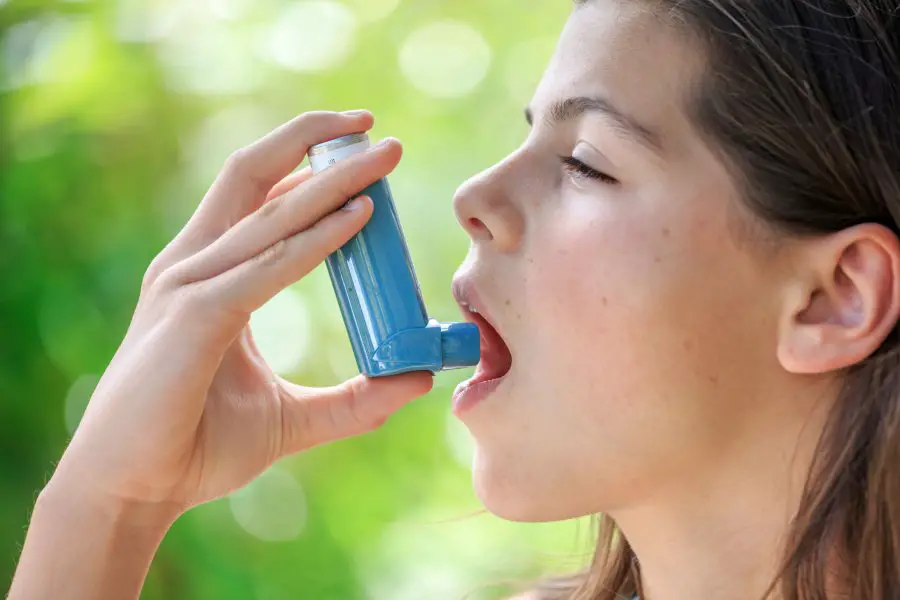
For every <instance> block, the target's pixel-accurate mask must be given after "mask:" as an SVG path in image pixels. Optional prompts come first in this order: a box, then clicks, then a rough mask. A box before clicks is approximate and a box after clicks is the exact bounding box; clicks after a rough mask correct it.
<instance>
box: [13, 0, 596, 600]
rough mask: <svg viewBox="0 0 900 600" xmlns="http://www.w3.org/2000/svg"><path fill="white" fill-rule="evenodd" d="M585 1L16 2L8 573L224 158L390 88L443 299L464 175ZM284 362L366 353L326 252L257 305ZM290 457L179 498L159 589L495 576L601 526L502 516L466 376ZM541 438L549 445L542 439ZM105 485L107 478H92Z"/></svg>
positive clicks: (395, 587) (245, 591)
mask: <svg viewBox="0 0 900 600" xmlns="http://www.w3.org/2000/svg"><path fill="white" fill-rule="evenodd" d="M569 9H570V3H568V2H566V1H565V0H552V1H550V2H540V3H539V2H522V0H452V1H450V0H446V1H438V0H343V1H341V2H337V1H335V2H332V1H327V2H326V1H302V0H301V1H294V2H285V1H282V0H102V1H100V0H97V1H78V0H67V1H62V0H57V1H55V2H54V1H49V0H32V1H29V0H0V51H2V60H0V275H2V280H0V586H2V585H3V584H4V583H5V584H6V586H7V587H8V583H9V581H10V579H11V577H12V573H13V569H14V566H15V561H16V559H17V556H18V552H19V549H20V547H21V543H22V540H23V538H24V532H25V527H26V524H27V520H28V516H29V512H30V509H31V506H32V503H33V500H34V498H35V494H36V493H37V491H38V490H39V489H40V488H41V487H42V485H43V483H44V482H45V481H46V478H47V477H48V475H49V474H50V473H51V472H52V468H53V465H54V462H55V460H56V459H57V458H58V457H59V455H60V454H61V452H62V450H63V448H64V446H65V444H66V441H67V439H68V436H69V435H70V433H71V432H72V431H73V430H74V428H75V426H76V425H77V423H78V420H79V418H80V415H81V412H82V411H83V409H84V405H85V404H86V402H87V400H88V398H89V397H90V394H91V392H92V390H93V387H94V385H95V384H96V382H97V379H98V376H99V374H100V373H102V371H103V370H104V368H105V365H106V364H107V362H108V361H109V360H110V358H111V357H112V355H113V353H114V351H115V349H116V347H117V344H118V342H119V340H120V339H121V337H122V335H123V334H124V331H125V329H126V326H127V324H128V321H129V317H130V315H131V311H132V309H133V307H134V304H135V301H136V297H137V292H138V287H139V284H140V281H141V277H142V274H143V270H144V269H145V267H146V266H147V264H148V263H149V262H150V260H151V259H152V257H153V256H154V255H155V254H156V253H157V252H158V251H159V250H161V249H162V247H163V246H164V245H165V243H166V242H167V241H168V240H169V239H170V238H171V237H172V236H173V235H174V234H175V233H176V232H177V230H178V229H179V228H180V226H181V225H182V224H183V223H184V222H185V220H186V219H187V217H188V216H189V215H190V213H191V212H192V211H193V209H194V207H195V206H196V204H197V203H198V201H199V199H200V198H201V197H202V195H203V193H204V191H205V189H206V188H207V186H208V185H209V184H210V183H211V181H212V179H213V177H214V176H215V174H216V173H217V171H218V170H219V168H220V166H221V165H222V162H223V160H224V159H225V157H226V156H227V155H228V154H229V153H230V152H231V151H233V150H234V149H236V148H238V147H240V146H241V145H244V144H246V143H248V142H250V141H252V140H254V139H256V138H257V137H259V136H261V135H263V134H265V133H266V132H267V131H269V130H270V129H272V128H273V127H275V126H276V125H278V124H280V123H281V122H283V121H286V120H288V119H290V118H291V117H293V116H294V115H296V114H298V113H300V112H304V111H307V110H314V109H332V110H345V109H354V108H368V109H370V110H372V111H373V112H374V113H375V115H376V118H377V125H376V128H375V130H374V132H373V137H374V138H376V139H378V138H380V137H383V136H386V135H392V136H396V137H398V138H400V139H401V140H402V141H403V142H404V144H405V150H406V153H405V158H404V160H403V162H402V163H401V165H400V167H399V168H398V170H397V171H396V172H395V173H394V175H393V176H392V177H391V182H392V186H393V188H394V193H395V196H396V200H397V204H398V210H399V211H400V215H401V219H402V221H403V223H404V227H405V231H406V235H407V239H408V241H409V245H410V249H411V252H412V255H413V259H414V261H415V263H416V265H417V270H418V274H419V277H420V280H421V284H422V288H423V292H424V294H425V298H426V302H427V304H428V306H429V309H430V311H431V313H432V316H434V317H436V318H438V319H447V320H450V319H455V318H456V317H457V316H458V314H457V310H456V308H455V305H454V303H453V301H452V298H451V296H450V294H449V282H450V279H451V276H452V274H453V271H454V270H455V269H456V267H457V265H458V264H459V263H460V261H461V260H462V259H463V257H464V256H465V253H466V249H467V244H468V240H467V237H466V236H465V234H464V233H463V232H462V230H461V229H459V228H458V226H457V225H456V222H455V219H454V217H453V212H452V207H451V198H452V196H453V192H454V189H455V188H456V187H457V186H458V185H459V184H460V183H461V182H462V181H464V180H465V179H466V178H467V177H469V176H471V175H473V174H475V173H477V172H478V171H480V170H481V169H484V168H485V167H487V166H489V165H491V164H493V163H494V162H495V161H497V160H499V159H501V158H502V157H503V156H504V155H505V154H507V153H508V152H510V151H511V150H512V149H513V148H515V147H516V145H518V144H519V143H520V142H521V140H522V139H523V138H524V136H525V135H526V132H527V126H526V124H525V122H524V119H523V117H522V108H523V107H524V105H525V104H526V103H527V102H528V100H529V99H530V95H531V93H532V91H533V88H534V85H535V84H536V83H537V81H538V79H539V77H540V74H541V71H542V70H543V68H544V66H545V64H546V61H547V59H548V58H549V56H550V54H551V52H552V50H553V46H554V42H555V38H556V35H557V33H558V31H559V29H560V28H561V26H562V24H563V23H564V21H565V19H566V16H567V14H568V11H569ZM252 327H253V330H254V333H255V335H256V337H257V341H258V343H259V345H260V347H261V349H262V351H263V353H264V355H265V356H266V357H267V358H268V359H269V360H270V362H271V364H272V366H273V368H274V369H275V370H276V371H277V372H279V373H281V374H283V375H285V376H288V377H289V378H291V379H293V380H296V381H300V382H303V383H306V384H322V385H327V384H333V383H336V382H338V381H340V380H343V379H344V378H347V377H349V376H351V375H353V374H355V372H356V371H355V363H354V361H353V357H352V354H351V351H350V346H349V342H348V341H347V338H346V334H345V333H344V330H343V326H342V323H341V319H340V313H339V312H338V307H337V304H336V302H335V300H334V297H333V293H332V291H331V287H330V283H329V281H328V277H327V273H326V272H325V270H324V269H323V268H320V269H318V270H317V271H316V272H314V273H313V274H312V275H311V276H309V277H308V278H306V279H304V280H303V281H302V282H300V283H298V284H297V285H295V286H293V287H291V288H290V289H288V290H286V291H285V292H283V293H282V294H280V295H279V296H277V297H276V298H275V299H274V300H273V301H272V302H271V303H269V304H268V305H267V306H265V307H264V308H263V309H261V310H260V311H259V312H258V313H256V314H254V315H253V319H252ZM470 375H471V371H469V370H467V371H464V372H455V373H448V374H441V375H439V376H438V378H437V385H436V388H435V390H434V391H433V392H432V393H431V394H430V395H429V396H427V397H426V398H424V399H422V400H420V401H418V402H417V403H415V404H414V405H412V406H410V407H408V408H407V409H405V410H404V411H402V412H401V413H400V414H399V415H397V416H396V417H395V418H394V419H393V420H391V421H390V422H389V424H388V425H387V426H386V427H385V428H383V429H382V430H380V431H378V432H376V433H374V434H371V435H368V436H365V437H363V438H360V439H356V440H351V441H346V442H341V443H338V444H334V445H331V446H327V447H324V448H319V449H316V450H314V451H311V452H308V453H306V454H304V455H301V456H298V457H295V458H291V459H289V460H285V461H283V462H281V463H279V464H278V465H276V467H274V468H273V469H272V470H270V471H269V472H267V473H266V474H265V475H263V477H261V478H260V479H259V480H258V481H256V482H254V483H253V484H251V485H250V486H249V487H248V488H246V489H245V490H243V491H241V492H239V493H238V494H235V495H234V496H233V497H231V498H226V499H224V500H221V501H218V502H215V503H212V504H210V505H207V506H204V507H201V508H198V509H196V510H194V511H192V512H191V513H189V514H188V515H186V516H185V517H184V518H183V519H181V520H180V521H179V522H178V523H177V524H176V526H175V527H174V529H173V530H172V531H171V533H170V535H169V537H168V538H167V539H166V541H165V543H164V544H163V547H162V549H161V551H160V553H159V555H158V557H157V560H156V562H155V563H154V567H153V570H152V571H151V573H150V576H149V579H148V582H147V586H146V590H145V594H144V596H143V597H144V598H147V599H158V598H159V599H162V598H165V599H181V598H191V599H194V598H217V599H231V598H234V599H241V600H248V599H251V600H275V599H283V598H336V599H355V598H360V599H363V598H365V599H369V600H387V599H391V600H413V599H419V598H421V599H423V600H424V599H426V598H427V599H444V598H447V599H457V598H459V599H461V598H464V597H468V598H473V599H479V598H497V597H501V596H502V595H503V594H504V593H506V592H507V591H508V589H504V587H503V585H502V584H503V583H504V582H507V581H523V580H526V581H527V580H529V579H530V578H533V577H535V576H538V575H540V574H542V573H544V572H547V571H552V572H555V571H560V570H567V569H569V568H572V567H573V566H575V565H577V564H579V563H580V561H581V560H583V558H584V553H585V552H586V550H587V548H588V545H589V544H588V543H587V540H586V532H587V528H586V527H584V526H583V524H582V523H564V524H548V525H517V524H511V523H505V522H503V521H501V520H499V519H496V518H494V517H492V516H490V515H487V514H484V513H480V514H479V510H480V507H479V504H478V502H477V500H476V499H475V497H474V495H473V492H472V490H471V486H470V472H469V461H470V457H471V441H470V439H469V437H468V433H467V432H466V431H465V429H464V428H463V427H462V426H461V425H460V424H459V423H458V422H457V421H456V420H454V419H453V418H452V417H451V415H450V410H449V396H450V393H451V391H452V390H453V388H454V387H455V385H456V384H457V383H458V382H459V381H461V380H462V379H463V378H465V377H468V376H470ZM523 443H528V442H527V440H523ZM84 484H85V485H90V481H85V482H84Z"/></svg>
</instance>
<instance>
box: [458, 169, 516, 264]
mask: <svg viewBox="0 0 900 600" xmlns="http://www.w3.org/2000/svg"><path fill="white" fill-rule="evenodd" d="M521 160H522V157H521V156H520V155H519V154H513V155H511V156H509V157H507V158H506V159H505V160H504V161H503V162H501V163H499V164H497V165H494V166H493V167H491V168H490V169H488V170H486V171H483V172H482V173H479V174H478V175H476V176H475V177H472V178H471V179H470V180H469V181H467V182H466V183H464V184H463V185H462V186H461V187H460V188H459V190H457V192H456V196H455V197H454V198H453V210H454V212H455V213H456V218H457V220H458V221H459V223H460V225H462V227H463V229H465V230H466V232H467V233H468V234H469V237H471V238H472V241H473V242H477V243H480V244H486V245H489V246H491V247H492V248H493V249H494V250H496V251H497V252H502V253H511V252H515V251H516V250H517V249H518V248H519V246H520V245H521V242H522V238H523V236H524V233H525V215H524V214H523V212H522V203H521V201H517V191H516V190H517V188H519V189H521V187H522V180H521V178H520V177H519V176H517V171H518V169H519V168H520V166H521Z"/></svg>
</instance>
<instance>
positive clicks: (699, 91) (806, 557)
mask: <svg viewBox="0 0 900 600" xmlns="http://www.w3.org/2000/svg"><path fill="white" fill-rule="evenodd" d="M642 1H645V2H650V3H651V4H652V6H653V7H654V8H657V9H658V10H659V13H660V15H662V16H663V17H665V18H666V19H667V22H669V23H671V25H672V26H673V27H676V28H678V29H680V30H681V31H682V32H683V33H684V34H685V35H686V36H689V39H691V40H692V41H694V42H695V43H696V42H698V41H699V45H700V47H702V48H703V50H704V52H705V54H706V69H705V72H704V75H703V77H702V80H701V81H700V82H698V84H697V85H695V86H692V89H691V92H690V97H689V98H687V99H685V102H686V108H687V111H688V114H689V116H690V118H691V120H692V122H693V124H694V126H695V127H696V129H697V131H699V132H700V134H701V135H702V136H703V137H704V139H705V140H706V142H707V144H708V145H709V147H710V148H712V149H713V150H714V151H715V152H716V153H717V154H718V155H719V156H720V157H721V159H722V160H723V162H724V164H725V165H726V166H727V167H728V168H729V170H730V172H731V174H732V176H733V178H734V180H735V182H736V183H737V185H738V188H739V190H740V191H741V198H742V201H743V202H744V204H745V205H746V207H747V209H749V211H750V213H752V214H753V215H755V216H756V217H758V220H759V221H760V222H761V223H762V224H763V226H764V227H766V228H767V229H768V230H769V231H771V232H772V234H773V235H781V236H811V235H812V236H814V235H823V234H829V233H833V232H837V231H840V230H842V229H844V228H846V227H850V226H853V225H857V224H861V223H879V224H882V225H884V226H886V227H888V228H890V229H891V230H892V231H894V232H895V233H897V232H900V0H778V1H776V0H642ZM575 18H577V16H576V17H575ZM898 344H900V342H898V335H897V330H896V329H895V330H894V331H893V332H892V333H891V334H890V335H889V336H888V338H887V339H886V341H885V342H884V343H883V344H882V346H881V347H880V348H879V349H878V350H877V351H876V352H875V353H874V354H873V355H872V356H870V357H869V358H868V359H866V360H865V361H863V362H861V363H859V364H857V365H854V366H853V367H852V368H849V369H847V370H846V372H845V373H843V385H842V390H841V392H840V394H839V396H838V398H837V399H836V402H835V404H834V407H833V409H832V413H831V414H830V416H829V419H828V421H827V423H826V426H825V428H824V430H823V433H822V436H821V438H820V440H819V443H818V448H817V452H816V453H815V458H814V460H813V464H812V466H811V469H810V472H809V475H808V478H807V481H806V485H805V489H804V493H803V496H802V499H801V503H800V508H799V510H798V513H797V514H796V516H795V518H794V520H793V522H792V524H791V530H790V532H789V538H788V543H787V545H786V548H785V549H784V558H783V563H782V567H781V569H780V571H779V573H778V576H777V578H776V579H775V581H773V583H772V587H771V589H770V590H769V591H770V592H772V591H776V590H777V591H779V592H780V594H781V596H782V597H783V598H784V600H825V599H826V598H827V599H829V600H833V599H834V598H835V597H839V598H841V599H843V598H852V599H853V600H887V599H896V598H900V349H898ZM601 519H603V517H601ZM835 559H837V561H838V562H839V568H837V569H835V564H834V563H835ZM639 572H640V566H639V564H638V563H637V560H636V557H635V555H634V553H633V552H632V550H631V548H630V547H629V545H628V542H627V540H625V539H624V538H623V537H622V536H621V535H620V534H619V532H618V530H617V528H616V525H615V523H613V522H612V521H611V520H608V519H606V520H603V522H602V524H601V535H600V539H599V541H598V545H597V550H596V555H595V558H594V560H593V563H592V564H591V566H590V567H589V568H588V569H586V570H585V572H583V573H580V574H578V575H575V576H573V577H571V578H568V579H563V580H558V581H555V582H549V583H548V584H546V585H545V586H543V587H542V588H540V590H538V591H537V592H536V595H537V597H540V598H542V599H546V600H563V599H564V600H620V599H622V598H631V597H632V595H633V594H635V593H637V592H639V589H638V587H639V584H640V581H639V578H640V576H639ZM836 590H839V592H836ZM836 593H837V594H839V596H835V594H836ZM829 594H831V595H829Z"/></svg>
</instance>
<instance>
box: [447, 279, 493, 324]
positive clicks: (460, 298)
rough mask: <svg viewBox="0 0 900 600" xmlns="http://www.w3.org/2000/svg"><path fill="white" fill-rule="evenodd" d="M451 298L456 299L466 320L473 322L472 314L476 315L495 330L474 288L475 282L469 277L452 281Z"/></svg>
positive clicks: (490, 317)
mask: <svg viewBox="0 0 900 600" xmlns="http://www.w3.org/2000/svg"><path fill="white" fill-rule="evenodd" d="M453 297H454V298H455V299H456V302H457V304H459V307H460V310H462V313H463V316H464V317H465V318H466V319H467V320H469V321H474V320H475V319H474V317H473V316H472V314H473V313H477V314H478V315H480V316H481V318H482V319H484V320H485V321H487V322H488V324H489V325H490V326H491V327H493V328H494V329H495V330H497V326H496V323H495V321H494V318H493V317H492V316H491V313H490V312H489V311H488V309H487V307H486V306H485V304H484V302H483V301H482V299H481V296H480V295H479V293H478V289H477V287H476V286H475V282H474V281H473V279H472V278H471V277H469V276H467V275H462V276H458V277H456V278H455V279H454V280H453ZM498 332H499V330H498Z"/></svg>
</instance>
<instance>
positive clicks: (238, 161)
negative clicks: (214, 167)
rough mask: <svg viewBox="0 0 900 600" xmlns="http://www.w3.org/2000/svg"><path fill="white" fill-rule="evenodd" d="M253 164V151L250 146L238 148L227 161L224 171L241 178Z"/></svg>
mask: <svg viewBox="0 0 900 600" xmlns="http://www.w3.org/2000/svg"><path fill="white" fill-rule="evenodd" d="M251 162H252V151H251V149H250V147H249V146H244V147H243V148H238V149H237V150H235V151H234V152H232V153H231V154H230V155H229V156H228V158H226V159H225V165H224V167H223V168H222V170H223V171H225V172H226V173H229V174H231V175H233V176H236V177H240V176H241V175H243V174H244V173H246V172H247V171H248V170H249V168H250V163H251Z"/></svg>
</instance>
